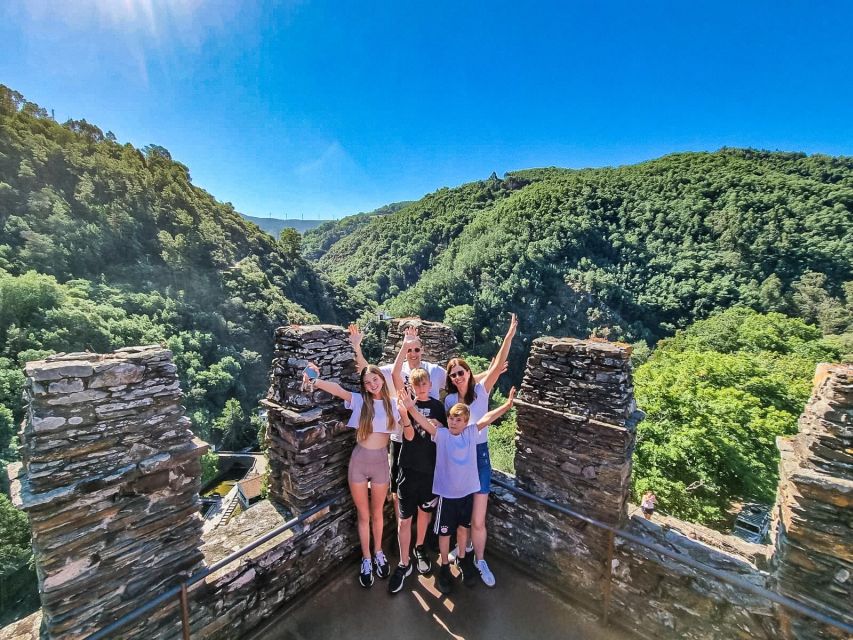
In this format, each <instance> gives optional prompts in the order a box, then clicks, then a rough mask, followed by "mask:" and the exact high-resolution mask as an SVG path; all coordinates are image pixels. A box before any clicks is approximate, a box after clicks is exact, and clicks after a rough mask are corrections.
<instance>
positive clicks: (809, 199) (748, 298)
mask: <svg viewBox="0 0 853 640" xmlns="http://www.w3.org/2000/svg"><path fill="white" fill-rule="evenodd" d="M377 247H379V248H378V249H377ZM318 266H319V268H320V269H321V270H322V271H323V272H324V273H327V274H328V275H329V276H330V277H332V278H333V279H336V280H338V281H341V282H346V283H348V284H350V285H352V286H354V287H356V288H357V289H358V290H360V291H361V292H363V293H365V294H366V295H369V296H371V297H374V298H376V299H377V300H379V301H380V302H383V303H384V304H386V305H387V306H388V308H389V309H390V310H391V312H392V313H394V314H395V315H402V314H408V313H415V314H419V315H421V316H423V317H425V318H434V319H439V320H440V319H442V318H443V317H444V315H445V313H446V310H447V309H448V308H454V307H459V308H458V309H454V310H453V313H452V316H453V317H464V318H471V317H473V321H474V329H475V331H474V333H473V336H472V337H473V338H474V339H475V340H476V341H478V342H479V341H480V340H481V339H484V338H485V339H488V338H489V337H491V333H492V330H491V329H490V327H491V326H492V325H494V324H495V318H497V317H502V316H503V315H504V314H505V313H506V312H508V311H516V312H518V313H519V314H520V317H521V323H522V324H521V331H522V333H526V334H528V335H532V334H537V333H552V334H573V335H587V334H588V333H590V332H598V333H600V334H602V333H603V334H605V335H608V334H609V335H610V337H612V338H620V339H626V340H629V341H635V340H638V339H646V340H650V341H654V340H656V339H658V338H660V337H664V336H666V335H671V333H672V332H673V331H674V330H675V329H676V328H679V327H685V326H687V325H688V324H689V323H690V322H692V321H693V320H695V319H700V318H703V317H707V316H708V315H709V314H711V313H712V312H713V311H715V310H721V309H725V308H728V307H730V306H732V305H734V304H736V303H742V304H746V305H747V306H750V307H753V308H756V309H759V310H763V311H785V310H787V311H790V312H793V313H794V314H795V315H798V316H799V317H801V318H803V319H805V320H806V321H808V322H817V323H819V324H821V326H822V327H823V328H824V329H825V331H826V332H839V331H843V330H844V329H845V327H846V326H847V325H848V323H849V322H850V317H849V314H847V313H846V312H844V310H843V301H844V295H845V294H844V290H843V288H844V283H845V282H848V281H850V280H853V158H848V157H829V156H819V155H814V156H806V155H804V154H796V153H771V152H761V151H752V150H740V149H723V150H720V151H718V152H715V153H684V154H676V155H671V156H666V157H663V158H661V159H658V160H654V161H650V162H645V163H642V164H638V165H632V166H625V167H619V168H608V169H590V170H578V171H576V170H563V169H537V170H529V171H519V172H514V173H512V174H508V175H507V177H506V179H504V180H498V179H496V178H495V177H494V176H493V178H492V179H490V180H487V181H482V182H477V183H471V184H467V185H463V186H462V187H459V188H456V189H442V190H440V191H438V192H436V193H434V194H432V195H429V196H427V197H425V198H424V199H422V200H420V201H418V202H416V203H414V204H411V205H409V206H408V207H406V208H405V209H403V210H402V211H400V212H398V213H397V214H394V215H391V216H386V217H383V218H378V219H374V220H371V221H370V222H369V223H368V224H366V225H364V226H362V227H361V228H358V229H356V230H355V231H353V232H352V233H350V234H349V235H346V236H344V237H343V238H342V239H341V240H339V241H338V242H337V243H336V244H334V245H332V246H331V247H330V248H329V250H328V252H327V253H326V254H325V255H324V256H323V257H322V258H321V259H320V261H319V262H318Z"/></svg>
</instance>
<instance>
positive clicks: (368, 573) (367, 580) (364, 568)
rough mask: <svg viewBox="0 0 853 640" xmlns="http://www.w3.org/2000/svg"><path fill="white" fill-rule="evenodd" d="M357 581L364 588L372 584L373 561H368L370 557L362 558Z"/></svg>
mask: <svg viewBox="0 0 853 640" xmlns="http://www.w3.org/2000/svg"><path fill="white" fill-rule="evenodd" d="M358 581H359V583H360V584H361V586H362V587H364V588H365V589H369V588H370V587H372V586H373V563H372V562H371V561H370V558H363V559H362V561H361V573H359V574H358Z"/></svg>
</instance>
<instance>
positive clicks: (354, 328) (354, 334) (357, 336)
mask: <svg viewBox="0 0 853 640" xmlns="http://www.w3.org/2000/svg"><path fill="white" fill-rule="evenodd" d="M347 331H349V341H350V342H351V343H352V346H353V348H355V347H358V346H360V345H361V339H362V338H363V337H364V334H362V333H361V331H359V329H358V325H357V324H356V323H355V322H351V323H350V325H349V327H347Z"/></svg>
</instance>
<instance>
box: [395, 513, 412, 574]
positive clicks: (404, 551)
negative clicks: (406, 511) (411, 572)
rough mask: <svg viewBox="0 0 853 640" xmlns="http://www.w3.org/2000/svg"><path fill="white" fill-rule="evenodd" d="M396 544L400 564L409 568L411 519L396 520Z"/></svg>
mask: <svg viewBox="0 0 853 640" xmlns="http://www.w3.org/2000/svg"><path fill="white" fill-rule="evenodd" d="M397 543H398V544H399V545H400V564H402V565H404V566H407V567H408V566H409V557H410V555H411V544H412V519H411V518H406V519H405V520H397Z"/></svg>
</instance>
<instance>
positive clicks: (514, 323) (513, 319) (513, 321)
mask: <svg viewBox="0 0 853 640" xmlns="http://www.w3.org/2000/svg"><path fill="white" fill-rule="evenodd" d="M516 331H518V316H517V315H515V314H514V313H511V314H510V317H509V329H507V331H506V337H507V338H509V339H512V338H513V336H515V332H516Z"/></svg>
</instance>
